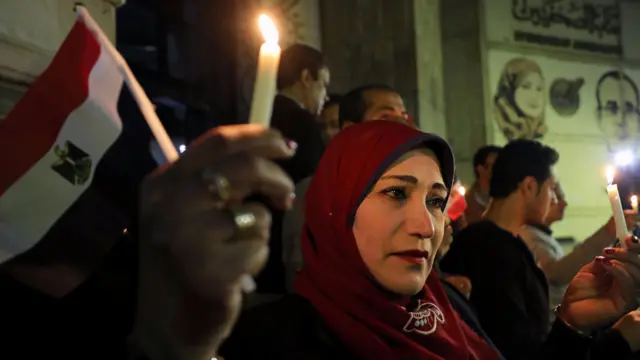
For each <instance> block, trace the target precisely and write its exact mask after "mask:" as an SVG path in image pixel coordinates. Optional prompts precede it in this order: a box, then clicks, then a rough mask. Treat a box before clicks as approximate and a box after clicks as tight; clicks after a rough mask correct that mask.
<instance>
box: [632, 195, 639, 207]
mask: <svg viewBox="0 0 640 360" xmlns="http://www.w3.org/2000/svg"><path fill="white" fill-rule="evenodd" d="M631 205H632V206H634V207H635V206H638V197H637V196H636V195H632V196H631Z"/></svg>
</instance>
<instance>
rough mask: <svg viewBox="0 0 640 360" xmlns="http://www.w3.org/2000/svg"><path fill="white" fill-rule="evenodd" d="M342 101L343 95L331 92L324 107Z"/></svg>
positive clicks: (338, 103)
mask: <svg viewBox="0 0 640 360" xmlns="http://www.w3.org/2000/svg"><path fill="white" fill-rule="evenodd" d="M340 101H342V95H338V94H329V100H327V101H326V102H325V103H324V108H325V109H326V108H328V107H330V106H333V105H340Z"/></svg>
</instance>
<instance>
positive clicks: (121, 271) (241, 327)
mask: <svg viewBox="0 0 640 360" xmlns="http://www.w3.org/2000/svg"><path fill="white" fill-rule="evenodd" d="M137 255H138V251H137V246H136V242H135V239H132V238H129V237H123V239H122V240H121V241H120V242H119V243H118V244H117V245H116V246H115V247H114V248H113V250H112V251H111V253H110V254H109V256H108V258H107V260H106V261H105V264H104V266H103V267H101V268H100V269H98V270H97V271H96V272H95V273H94V274H93V275H92V276H91V277H90V278H89V279H88V280H87V281H86V282H85V283H84V284H82V285H81V286H80V287H78V288H77V289H76V290H75V291H73V292H72V293H70V294H69V295H67V296H65V297H63V298H61V299H54V298H51V297H48V296H45V295H42V294H40V293H39V292H37V291H34V290H32V289H30V288H28V287H25V286H24V285H22V284H20V283H18V282H16V281H15V280H13V279H11V278H10V277H8V276H5V275H0V294H1V296H0V309H2V311H0V326H1V328H2V330H4V331H2V341H1V342H0V344H1V345H2V359H8V360H12V359H49V358H56V359H70V360H73V359H82V360H85V359H99V360H101V359H105V360H128V359H131V357H129V355H130V354H129V353H128V350H129V349H128V343H129V342H128V341H129V339H128V337H129V335H130V333H131V330H132V326H133V321H134V318H135V310H136V301H137V298H136V291H137V275H138V268H137ZM445 289H446V290H447V289H448V290H452V289H453V288H451V287H449V288H448V287H447V285H446V284H445ZM447 292H448V293H449V291H447ZM449 296H450V300H451V303H452V305H453V307H454V309H456V311H458V312H459V313H460V315H461V317H462V319H463V320H464V321H465V322H467V324H468V325H469V326H470V327H472V328H473V329H474V330H476V331H477V330H478V325H477V322H476V323H475V324H474V323H473V321H471V322H470V321H469V319H473V318H474V317H475V315H474V314H473V311H472V310H470V309H469V307H468V306H464V304H462V308H461V307H460V306H461V303H457V301H456V298H461V297H456V296H454V297H451V294H449ZM461 309H463V310H461ZM465 309H466V310H465ZM480 330H481V329H480ZM479 334H480V335H481V336H482V333H479ZM483 337H484V336H483ZM247 341H249V342H247ZM589 344H592V342H591V340H589V339H585V338H582V337H580V336H578V335H576V334H575V333H573V332H572V331H571V330H569V329H567V328H565V327H564V326H563V325H562V324H561V323H556V324H555V325H554V327H553V329H552V331H551V334H550V335H549V339H548V340H547V342H546V348H547V349H549V350H547V352H545V355H544V356H545V357H541V358H542V359H544V360H551V359H587V358H586V355H585V354H586V351H587V348H586V347H587V346H588V345H589ZM629 353H630V350H629V345H628V344H627V343H626V342H625V340H624V339H623V338H622V337H621V335H620V334H619V333H618V332H617V331H607V332H605V333H604V335H603V336H601V337H600V338H598V339H597V341H595V342H593V345H592V351H591V355H592V356H591V357H590V358H589V360H599V359H626V358H627V356H628V355H629ZM221 354H226V355H227V356H228V360H235V359H247V360H251V359H282V360H288V359H296V360H298V359H309V360H314V359H349V358H353V357H352V356H351V355H350V354H349V351H348V350H347V349H346V348H345V347H344V346H343V345H342V344H341V342H340V341H339V339H337V338H335V337H334V336H333V335H332V334H331V332H330V331H329V330H328V329H327V328H326V327H325V325H324V322H323V321H322V318H321V317H320V315H319V314H318V312H317V311H316V310H315V308H313V306H312V305H311V304H310V303H309V302H308V301H307V300H305V299H304V298H301V297H299V296H296V295H289V296H285V297H284V298H282V299H281V300H279V301H276V302H274V303H269V304H265V305H262V306H260V307H256V308H253V309H251V310H249V311H247V312H245V313H243V314H242V316H241V317H240V320H239V322H238V324H237V325H236V327H235V328H234V331H233V334H232V337H231V338H230V339H229V340H228V341H227V342H226V343H225V344H224V346H223V349H222V350H221ZM142 358H143V357H141V359H142ZM521 358H522V357H518V356H516V357H515V359H521Z"/></svg>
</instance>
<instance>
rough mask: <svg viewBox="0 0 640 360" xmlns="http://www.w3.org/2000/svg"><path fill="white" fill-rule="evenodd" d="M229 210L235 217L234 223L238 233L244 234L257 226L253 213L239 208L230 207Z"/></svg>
mask: <svg viewBox="0 0 640 360" xmlns="http://www.w3.org/2000/svg"><path fill="white" fill-rule="evenodd" d="M228 210H229V212H230V213H231V215H232V216H233V222H234V223H235V225H236V228H237V229H238V231H240V232H244V231H247V230H249V229H251V228H253V227H254V226H256V223H257V219H256V215H255V214H254V213H252V212H251V211H247V210H244V209H242V208H241V207H239V206H233V207H230V208H229V209H228Z"/></svg>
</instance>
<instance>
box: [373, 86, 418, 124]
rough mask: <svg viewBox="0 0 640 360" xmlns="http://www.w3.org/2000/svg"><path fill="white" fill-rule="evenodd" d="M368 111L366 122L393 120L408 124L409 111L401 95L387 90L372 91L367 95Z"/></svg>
mask: <svg viewBox="0 0 640 360" xmlns="http://www.w3.org/2000/svg"><path fill="white" fill-rule="evenodd" d="M365 101H366V103H367V111H366V112H365V113H364V119H363V120H364V121H369V120H391V121H398V122H402V123H407V118H408V114H407V109H406V108H405V106H404V101H403V100H402V97H401V96H400V94H398V93H396V92H392V91H386V90H371V91H368V92H366V93H365Z"/></svg>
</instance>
